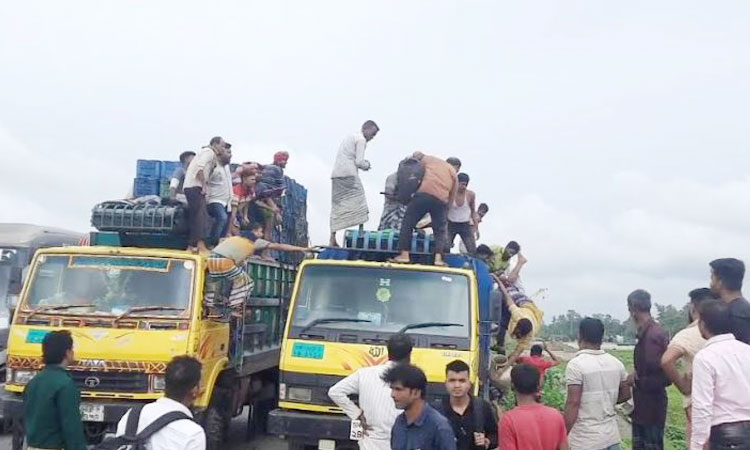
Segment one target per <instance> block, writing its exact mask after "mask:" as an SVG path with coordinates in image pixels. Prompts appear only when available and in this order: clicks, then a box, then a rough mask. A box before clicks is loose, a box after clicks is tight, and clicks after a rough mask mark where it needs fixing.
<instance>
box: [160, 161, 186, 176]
mask: <svg viewBox="0 0 750 450" xmlns="http://www.w3.org/2000/svg"><path fill="white" fill-rule="evenodd" d="M178 167H182V163H181V162H179V161H162V162H161V179H162V180H169V179H170V178H172V174H174V171H175V170H177V168H178Z"/></svg>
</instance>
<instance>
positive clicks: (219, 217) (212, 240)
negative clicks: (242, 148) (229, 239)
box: [206, 149, 232, 246]
mask: <svg viewBox="0 0 750 450" xmlns="http://www.w3.org/2000/svg"><path fill="white" fill-rule="evenodd" d="M218 160H219V163H218V164H217V165H216V168H215V169H214V171H213V172H212V173H211V177H209V179H208V191H207V192H206V204H207V206H206V208H207V210H208V215H209V216H211V217H212V218H213V219H214V221H213V223H212V224H211V231H210V232H209V234H208V236H209V241H208V242H209V245H211V246H215V245H216V244H218V243H219V240H220V239H221V238H223V237H225V236H226V235H227V229H228V228H229V214H230V212H231V209H232V171H231V169H230V167H229V163H230V162H231V161H232V150H230V149H226V150H225V151H224V152H223V153H222V154H221V155H220V156H219V157H218Z"/></svg>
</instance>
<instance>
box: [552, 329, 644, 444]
mask: <svg viewBox="0 0 750 450" xmlns="http://www.w3.org/2000/svg"><path fill="white" fill-rule="evenodd" d="M603 338H604V324H602V321H601V320H599V319H593V318H591V317H586V318H584V319H583V320H581V324H580V326H579V328H578V347H579V348H580V350H579V351H578V353H576V356H575V357H574V358H573V359H571V360H570V362H569V363H568V366H567V368H566V369H565V380H566V382H567V385H568V398H567V400H566V402H565V426H566V427H567V428H568V433H569V435H568V442H569V445H570V449H571V450H604V449H606V450H619V448H620V432H619V431H618V428H617V412H615V405H616V404H618V403H622V402H625V401H627V400H628V399H629V398H630V389H629V388H628V386H627V384H626V381H625V380H626V379H627V377H628V374H627V372H626V371H625V366H623V365H622V363H621V362H620V360H618V359H617V358H615V357H614V356H612V355H610V354H609V353H607V352H605V351H604V350H602V349H601V345H602V339H603Z"/></svg>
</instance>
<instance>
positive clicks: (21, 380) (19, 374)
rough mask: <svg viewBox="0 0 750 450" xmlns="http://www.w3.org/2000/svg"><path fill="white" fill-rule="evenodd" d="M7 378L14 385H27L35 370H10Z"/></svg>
mask: <svg viewBox="0 0 750 450" xmlns="http://www.w3.org/2000/svg"><path fill="white" fill-rule="evenodd" d="M9 372H10V374H9V377H11V379H12V383H14V384H29V381H31V379H32V378H34V376H35V375H36V370H13V369H11V370H10V371H9Z"/></svg>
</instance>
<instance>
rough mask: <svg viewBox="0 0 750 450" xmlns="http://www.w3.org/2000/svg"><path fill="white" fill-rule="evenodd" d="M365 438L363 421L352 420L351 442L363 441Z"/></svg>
mask: <svg viewBox="0 0 750 450" xmlns="http://www.w3.org/2000/svg"><path fill="white" fill-rule="evenodd" d="M364 436H365V428H364V427H363V426H362V421H361V420H352V426H351V428H350V429H349V440H351V441H361V440H362V438H363V437H364Z"/></svg>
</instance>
